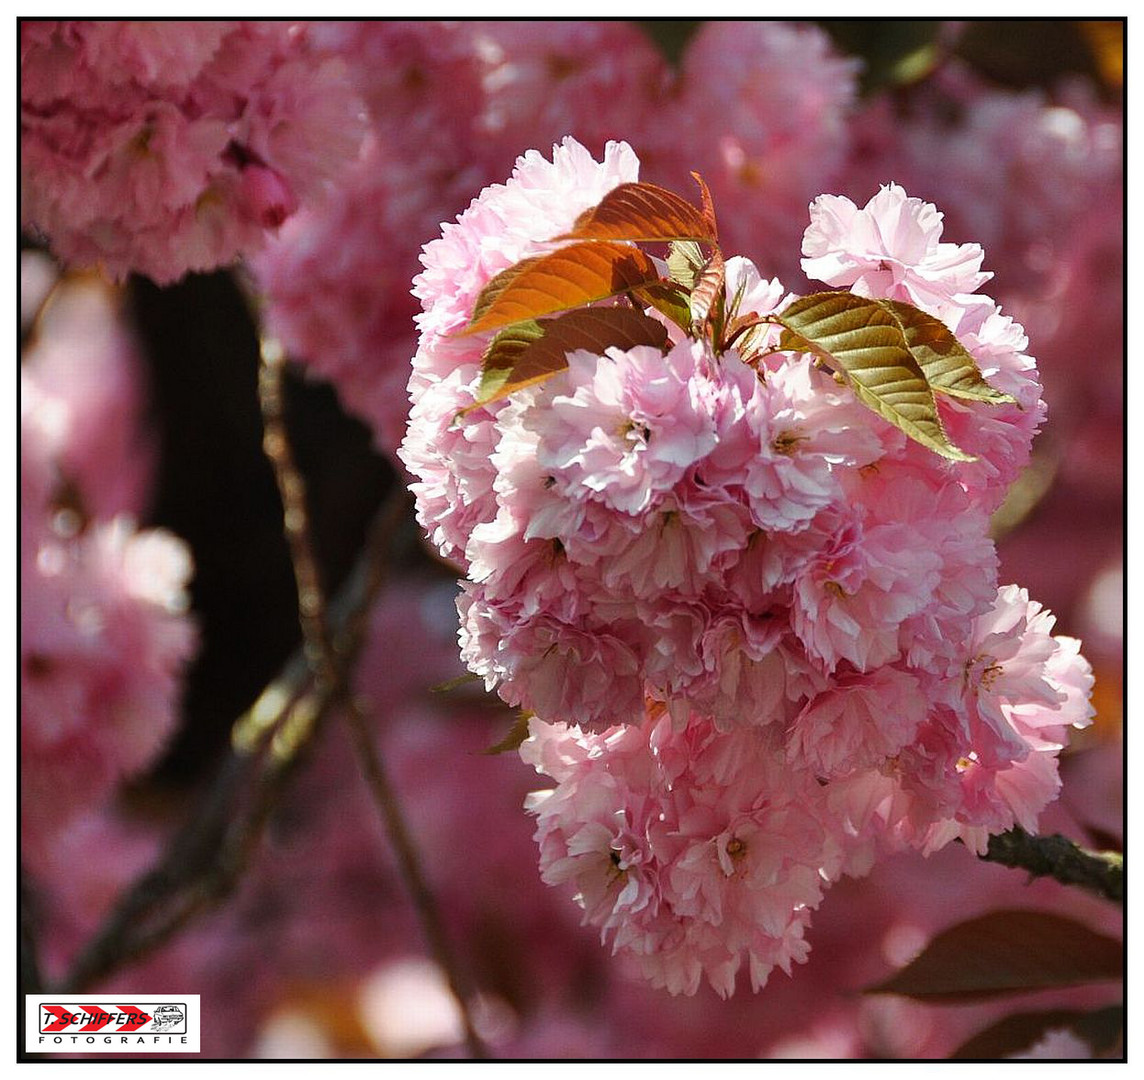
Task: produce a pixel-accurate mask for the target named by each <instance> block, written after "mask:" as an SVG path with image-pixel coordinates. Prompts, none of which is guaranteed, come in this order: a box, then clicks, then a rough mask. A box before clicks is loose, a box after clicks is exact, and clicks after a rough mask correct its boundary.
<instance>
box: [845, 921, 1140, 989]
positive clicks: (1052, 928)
mask: <svg viewBox="0 0 1144 1080" xmlns="http://www.w3.org/2000/svg"><path fill="white" fill-rule="evenodd" d="M1123 973H1124V946H1123V945H1121V943H1120V942H1119V941H1117V940H1116V939H1115V938H1110V937H1107V936H1105V935H1104V934H1098V933H1097V932H1096V931H1095V930H1090V929H1089V928H1088V927H1087V926H1084V925H1083V924H1082V923H1079V922H1077V921H1076V920H1075V919H1070V918H1067V917H1066V916H1063V915H1054V914H1052V913H1051V912H1047V911H991V912H989V913H988V914H987V915H982V916H980V917H978V918H976V919H970V920H968V921H967V922H963V923H959V924H958V925H956V926H952V927H950V928H949V929H948V930H943V931H942V932H941V933H940V934H938V935H937V936H936V937H935V938H934V939H933V940H932V941H931V942H930V943H929V944H928V945H927V946H926V947H925V949H924V950H923V951H922V953H921V955H919V956H918V957H916V958H915V959H914V960H913V961H911V962H910V963H909V964H907V965H906V966H905V967H904V968H902V970H901V971H899V972H897V973H896V974H894V975H893V976H891V977H890V978H889V979H887V980H886V981H885V982H882V983H879V984H878V985H877V986H872V987H868V988H867V993H872V994H904V995H905V996H906V997H912V998H917V999H918V1000H920V1001H929V1002H934V1003H960V1002H970V1001H982V1000H985V999H988V998H992V997H996V996H998V995H1000V994H1012V993H1018V992H1020V991H1024V990H1042V989H1045V988H1047V987H1056V986H1078V985H1080V984H1082V983H1090V982H1101V981H1103V980H1106V979H1118V978H1120V977H1121V976H1122V975H1123Z"/></svg>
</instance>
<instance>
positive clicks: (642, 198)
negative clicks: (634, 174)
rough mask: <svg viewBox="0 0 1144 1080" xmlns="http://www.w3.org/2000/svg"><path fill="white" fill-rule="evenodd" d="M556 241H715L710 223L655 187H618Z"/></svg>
mask: <svg viewBox="0 0 1144 1080" xmlns="http://www.w3.org/2000/svg"><path fill="white" fill-rule="evenodd" d="M554 239H556V240H633V241H655V240H662V241H668V240H702V241H704V242H705V243H713V242H714V240H715V231H714V222H713V221H712V220H709V219H708V216H707V214H705V213H704V212H703V211H702V210H699V209H697V208H696V207H694V206H692V205H691V203H689V202H688V201H687V200H686V199H685V198H684V197H683V196H682V195H676V193H675V192H674V191H669V190H668V189H667V188H662V187H659V186H658V185H657V184H639V183H631V184H620V185H619V186H618V187H614V188H612V190H611V191H609V192H608V194H607V195H605V196H604V197H603V198H602V199H601V200H600V201H599V203H597V204H596V205H595V206H593V207H592V208H591V209H589V210H585V211H584V213H582V214H581V215H580V216H579V217H578V218H577V219H576V223H575V225H573V226H572V230H571V232H566V233H564V234H562V235H561V236H557V237H554Z"/></svg>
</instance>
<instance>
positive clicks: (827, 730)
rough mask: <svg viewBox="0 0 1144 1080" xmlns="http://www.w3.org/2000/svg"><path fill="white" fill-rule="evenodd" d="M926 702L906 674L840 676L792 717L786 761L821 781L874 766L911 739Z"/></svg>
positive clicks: (896, 671) (886, 672)
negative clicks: (819, 778) (809, 772)
mask: <svg viewBox="0 0 1144 1080" xmlns="http://www.w3.org/2000/svg"><path fill="white" fill-rule="evenodd" d="M927 704H928V703H927V701H926V698H925V696H924V695H923V694H922V691H921V687H920V686H919V683H918V680H917V679H916V678H915V677H914V676H913V675H911V674H910V673H909V672H908V671H906V670H903V669H900V668H894V667H882V668H878V669H876V670H875V671H874V672H873V673H871V674H870V675H856V674H852V675H843V676H841V677H839V678H838V679H837V680H835V681H834V683H833V685H832V686H831V688H830V689H829V690H827V691H826V692H825V693H822V694H819V695H818V696H817V697H815V698H813V699H812V700H811V701H810V702H809V703H808V704H807V705H806V706H805V707H804V708H803V709H802V711H801V712H800V713H799V714H798V716H797V717H796V718H795V720H794V723H793V724H792V725H791V729H790V733H789V735H788V737H787V758H788V760H790V761H791V762H792V763H794V764H796V765H797V766H800V767H802V768H809V769H810V770H811V771H813V772H814V774H815V775H817V776H824V777H829V776H835V775H838V774H840V773H849V772H851V771H853V770H855V769H865V768H868V767H871V766H875V765H878V764H880V763H881V762H882V761H884V760H885V759H886V758H890V757H893V755H894V754H896V753H897V752H898V750H900V749H901V748H902V747H903V746H904V745H905V744H906V743H908V742H910V741H911V740H912V739H913V736H914V732H915V731H916V730H917V727H918V724H919V723H921V721H922V718H923V717H924V716H925V713H926V706H927Z"/></svg>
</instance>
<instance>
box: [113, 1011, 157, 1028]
mask: <svg viewBox="0 0 1144 1080" xmlns="http://www.w3.org/2000/svg"><path fill="white" fill-rule="evenodd" d="M116 1008H118V1009H119V1011H120V1012H121V1013H126V1014H127V1015H128V1016H129V1017H130V1018H131V1019H130V1020H128V1021H127V1023H125V1024H120V1025H119V1027H117V1028H116V1029H115V1030H116V1031H137V1030H138V1029H139V1028H141V1027H142V1026H143V1025H144V1024H149V1023H150V1022H151V1017H150V1016H148V1015H147V1013H145V1012H143V1011H142V1009H137V1008H135V1006H134V1005H118V1006H116Z"/></svg>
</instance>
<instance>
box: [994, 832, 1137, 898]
mask: <svg viewBox="0 0 1144 1080" xmlns="http://www.w3.org/2000/svg"><path fill="white" fill-rule="evenodd" d="M981 858H982V859H983V860H984V861H985V862H995V863H1000V864H1001V865H1002V866H1012V867H1016V868H1018V869H1021V870H1027V871H1028V872H1029V874H1030V875H1032V876H1033V877H1051V878H1054V879H1055V880H1056V881H1059V882H1061V883H1062V884H1063V885H1080V886H1081V887H1083V888H1085V889H1088V890H1089V891H1090V892H1094V893H1096V894H1097V895H1098V896H1103V897H1104V898H1105V899H1106V900H1114V901H1116V902H1117V903H1118V904H1123V903H1124V856H1123V855H1121V854H1120V853H1119V852H1114V851H1088V850H1086V849H1085V848H1082V847H1080V846H1078V845H1077V844H1075V843H1074V842H1073V841H1072V840H1069V839H1068V838H1067V837H1064V836H1061V835H1059V834H1056V835H1053V836H1030V835H1029V833H1027V832H1025V830H1024V829H1021V828H1013V829H1010V830H1009V831H1008V832H1004V833H1000V834H998V835H997V836H991V837H990V838H989V849H988V851H986V853H985V854H984V855H982V856H981Z"/></svg>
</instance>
